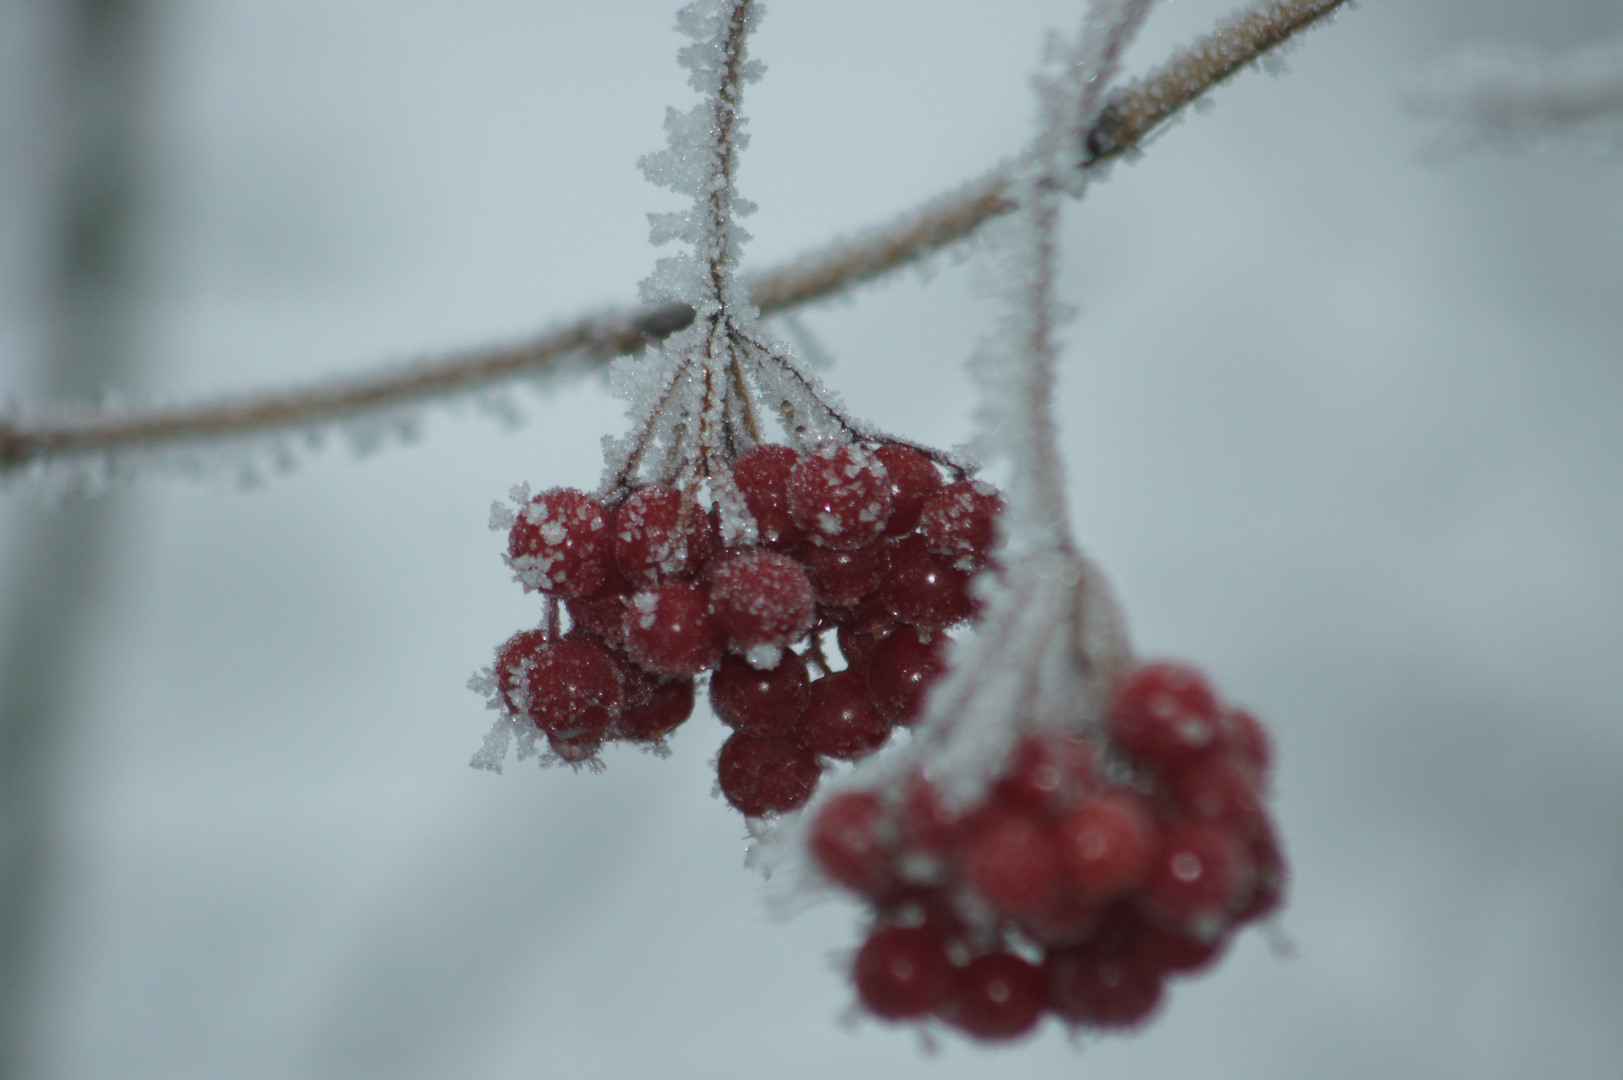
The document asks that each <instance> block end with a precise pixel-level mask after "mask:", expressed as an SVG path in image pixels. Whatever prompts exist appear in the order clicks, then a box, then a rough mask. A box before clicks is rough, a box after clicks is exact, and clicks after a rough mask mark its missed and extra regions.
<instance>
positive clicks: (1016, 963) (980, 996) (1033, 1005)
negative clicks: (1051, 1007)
mask: <svg viewBox="0 0 1623 1080" xmlns="http://www.w3.org/2000/svg"><path fill="white" fill-rule="evenodd" d="M1047 1004H1048V987H1047V986H1046V985H1045V984H1044V980H1043V974H1042V972H1041V971H1040V970H1039V969H1038V968H1037V967H1036V966H1035V965H1033V964H1031V963H1029V962H1028V961H1026V960H1025V959H1024V958H1022V957H1019V956H1016V955H1015V954H1014V953H1011V952H995V953H988V954H986V955H985V956H977V957H976V958H975V959H973V960H971V961H970V962H969V963H968V964H966V965H964V966H963V967H962V968H959V969H958V970H957V972H956V973H955V975H954V978H953V987H952V995H951V997H950V998H949V999H948V1002H947V1005H946V1007H945V1008H944V1010H943V1012H944V1013H945V1015H946V1018H947V1021H948V1022H949V1023H951V1024H952V1025H953V1026H954V1027H956V1028H958V1029H959V1030H960V1031H963V1032H965V1033H966V1034H969V1035H973V1036H974V1037H975V1038H977V1039H986V1040H1001V1039H1014V1038H1018V1037H1020V1036H1021V1035H1024V1034H1026V1032H1028V1031H1030V1030H1032V1029H1033V1028H1035V1027H1036V1026H1037V1021H1038V1020H1040V1019H1041V1018H1042V1014H1043V1009H1044V1008H1045V1007H1046V1006H1047Z"/></svg>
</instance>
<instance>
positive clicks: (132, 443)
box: [0, 0, 1347, 477]
mask: <svg viewBox="0 0 1623 1080" xmlns="http://www.w3.org/2000/svg"><path fill="white" fill-rule="evenodd" d="M1346 2H1347V0H1263V2H1260V3H1257V4H1254V5H1253V6H1252V7H1250V8H1248V9H1246V10H1244V11H1242V12H1239V13H1238V14H1236V15H1234V16H1231V17H1230V18H1229V19H1227V20H1225V21H1223V22H1221V23H1219V24H1218V26H1217V28H1216V29H1215V30H1213V31H1212V32H1211V33H1209V34H1207V35H1205V36H1204V37H1202V38H1200V39H1199V40H1197V41H1196V42H1195V43H1194V44H1193V45H1191V46H1189V47H1187V48H1185V49H1182V50H1180V51H1178V52H1177V53H1175V54H1173V56H1172V58H1171V59H1170V60H1169V61H1168V62H1167V63H1166V64H1164V65H1163V66H1161V67H1160V68H1157V69H1156V70H1155V71H1153V72H1151V73H1150V74H1149V75H1147V76H1145V77H1144V78H1142V79H1138V80H1135V81H1134V82H1133V83H1131V84H1130V85H1129V86H1127V87H1125V88H1123V89H1121V90H1118V91H1116V92H1115V93H1113V94H1112V95H1111V96H1110V99H1109V101H1108V103H1107V105H1106V107H1105V109H1104V111H1103V113H1102V114H1101V116H1100V118H1099V120H1098V122H1097V123H1095V124H1094V125H1093V127H1092V128H1091V130H1090V131H1089V132H1088V135H1087V138H1086V139H1085V140H1084V146H1083V147H1082V148H1081V150H1082V153H1081V157H1080V160H1079V163H1078V168H1080V169H1082V170H1084V171H1088V172H1092V171H1095V170H1098V169H1100V168H1102V167H1103V166H1105V165H1106V164H1108V163H1109V162H1111V161H1113V160H1114V159H1116V158H1118V157H1121V156H1122V155H1124V154H1128V153H1131V152H1133V151H1135V150H1138V149H1140V148H1142V147H1143V145H1144V144H1145V142H1146V140H1147V139H1148V138H1149V137H1150V136H1151V135H1152V134H1153V133H1154V132H1156V131H1157V130H1158V129H1159V128H1161V126H1162V125H1164V124H1165V123H1166V122H1167V121H1168V120H1170V119H1171V118H1173V117H1174V116H1176V115H1177V114H1178V113H1179V112H1181V111H1182V110H1183V109H1184V108H1185V107H1187V106H1188V105H1189V104H1190V103H1191V102H1193V101H1195V100H1196V99H1197V98H1199V97H1201V96H1202V95H1203V94H1205V93H1206V92H1207V91H1209V90H1211V89H1212V88H1213V87H1216V86H1218V85H1220V84H1222V83H1224V82H1226V81H1227V80H1228V79H1229V78H1230V77H1232V76H1233V75H1234V74H1236V73H1237V72H1239V71H1240V70H1241V69H1243V68H1245V67H1246V66H1247V65H1249V64H1251V63H1253V62H1254V61H1256V60H1257V59H1258V58H1259V57H1261V56H1262V55H1263V54H1265V53H1267V52H1268V51H1270V50H1271V49H1274V48H1275V47H1277V46H1278V45H1280V44H1282V43H1283V42H1285V41H1287V40H1289V39H1290V38H1292V37H1293V36H1295V35H1296V34H1298V33H1300V32H1301V31H1302V30H1305V29H1307V28H1308V27H1310V26H1313V25H1314V24H1316V23H1318V22H1320V21H1321V20H1324V19H1325V18H1326V17H1327V16H1329V15H1330V14H1331V13H1332V12H1334V11H1335V10H1336V9H1337V8H1339V7H1341V6H1342V5H1343V4H1344V3H1346ZM1011 183H1012V180H1011V176H1010V172H1009V169H1008V167H1007V166H999V167H998V168H996V169H994V170H992V171H991V172H990V173H988V174H987V175H985V176H983V177H981V178H980V179H978V180H974V181H972V182H970V183H968V184H966V185H964V186H963V187H960V188H958V189H957V190H955V191H952V192H948V193H946V194H944V195H940V196H938V197H936V198H935V199H932V200H930V201H929V202H927V203H925V204H924V205H923V206H921V207H919V208H917V209H915V210H913V211H911V212H909V213H907V214H905V215H903V216H902V217H900V218H898V219H896V220H894V221H892V222H890V223H888V224H886V225H882V226H879V227H877V228H873V229H869V230H867V231H865V232H862V233H859V234H858V235H857V236H855V237H853V238H850V239H842V240H837V241H835V242H833V243H830V244H828V245H826V246H824V247H822V248H819V249H816V250H813V251H811V252H808V253H806V254H805V255H802V256H800V257H799V258H797V259H794V260H791V261H790V262H788V263H786V264H784V265H782V266H779V267H776V268H774V269H771V270H768V271H765V272H763V273H760V274H757V275H752V276H751V277H750V278H749V279H748V286H749V289H750V294H751V296H752V297H753V298H754V300H755V303H756V304H757V305H758V306H759V308H760V310H761V313H762V314H763V315H770V314H773V313H775V312H780V311H786V310H790V309H792V308H796V307H799V306H801V305H803V304H807V303H810V302H813V301H816V300H821V299H824V298H827V297H829V296H831V295H833V294H835V293H838V292H840V291H842V290H845V289H850V288H852V287H854V286H856V285H860V284H862V283H864V282H867V281H872V280H874V279H876V278H879V277H882V276H884V275H886V274H889V273H891V272H893V271H895V270H897V269H899V268H901V267H904V266H907V265H909V264H911V263H915V262H918V261H920V260H922V259H924V258H926V257H928V256H929V255H931V254H933V253H934V252H936V251H939V250H941V249H942V248H945V247H947V246H949V245H951V244H953V243H956V242H958V241H961V240H963V239H965V238H967V237H969V236H971V235H973V234H974V232H975V231H976V230H977V229H979V228H980V226H981V225H983V224H985V223H986V222H987V221H988V220H990V219H992V218H994V217H998V216H1001V215H1003V214H1006V213H1008V212H1010V211H1011V210H1013V209H1014V207H1015V204H1014V202H1013V201H1012V200H1011V199H1010V198H1009V189H1010V185H1011ZM692 318H693V312H692V310H691V309H690V308H688V307H686V306H685V305H676V304H671V305H666V306H663V307H659V308H654V309H649V310H642V311H637V312H631V313H628V312H626V311H624V310H623V309H610V310H607V311H601V312H597V313H593V314H589V315H586V316H583V317H580V318H578V319H576V320H574V321H573V322H570V323H568V324H565V325H564V326H562V327H560V328H558V329H555V330H551V331H548V332H546V333H543V334H541V335H540V336H538V337H536V338H533V339H532V340H530V341H528V342H524V343H521V344H519V345H516V346H496V347H490V348H483V349H476V350H471V351H467V352H462V353H456V354H453V355H451V356H448V357H444V358H441V359H438V360H432V361H424V362H422V363H417V364H410V365H404V366H396V367H390V368H387V369H384V370H381V371H378V372H376V373H373V374H370V375H365V376H360V377H358V378H352V379H343V380H336V381H328V382H322V383H319V384H316V385H313V386H309V387H305V388H301V389H296V390H289V391H283V392H278V393H267V394H253V395H245V396H243V397H239V398H233V399H226V400H223V401H215V402H204V403H199V404H194V405H185V406H175V407H163V408H156V409H151V410H146V411H131V412H127V413H125V414H123V415H108V414H106V413H92V414H86V415H83V416H76V417H66V418H44V419H27V418H11V419H0V477H7V476H11V475H12V474H15V473H16V472H17V471H19V470H21V469H23V468H25V467H27V466H29V465H32V464H36V463H43V464H49V463H51V462H53V461H55V460H58V459H64V458H71V457H76V456H81V455H93V454H107V453H112V452H116V451H120V450H132V449H145V448H154V447H159V446H165V445H175V444H181V443H186V442H207V441H210V440H215V439H228V438H233V437H241V436H251V435H257V434H264V433H267V432H275V431H286V430H292V429H296V428H301V427H310V426H313V425H319V424H322V423H327V422H331V421H334V420H339V419H343V418H346V417H351V416H356V415H360V414H363V413H366V412H370V411H373V410H381V409H386V408H398V407H401V406H408V405H412V404H415V403H419V402H423V401H430V400H439V399H442V398H445V397H448V396H452V395H456V394H460V393H466V392H471V391H475V390H478V389H481V388H484V387H489V386H493V385H497V384H501V383H505V382H510V381H513V380H516V379H521V378H526V377H535V376H539V375H546V376H548V377H555V376H559V375H563V374H567V373H569V372H571V371H588V370H592V369H594V368H598V367H601V366H602V365H604V364H606V363H607V362H608V361H609V360H611V359H613V358H614V357H616V356H623V355H626V354H628V353H634V352H638V351H640V350H641V349H642V348H644V347H645V346H646V345H647V344H648V343H649V342H650V341H652V340H656V339H659V338H663V337H665V336H667V335H669V334H671V333H674V332H675V331H677V330H680V329H682V328H683V327H684V326H686V325H688V323H689V322H690V321H691V320H692Z"/></svg>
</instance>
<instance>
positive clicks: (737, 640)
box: [710, 551, 817, 652]
mask: <svg viewBox="0 0 1623 1080" xmlns="http://www.w3.org/2000/svg"><path fill="white" fill-rule="evenodd" d="M710 610H711V614H712V616H713V617H714V618H715V621H716V626H717V628H718V629H720V630H721V632H722V633H723V634H725V635H726V636H727V641H728V643H729V644H730V645H731V647H732V648H734V649H736V650H738V651H740V652H744V651H748V650H749V649H752V648H755V647H757V646H762V645H777V646H783V645H787V644H788V643H789V642H790V641H793V640H794V639H795V638H798V637H800V636H801V635H802V634H804V633H805V632H806V631H808V630H810V629H811V627H812V624H813V623H814V622H815V621H816V619H817V603H816V601H815V600H814V599H813V598H812V586H811V582H810V581H808V580H807V579H806V571H805V570H803V569H802V568H801V566H800V564H799V563H798V562H796V561H795V560H793V559H791V558H789V557H788V556H787V555H780V554H777V553H776V552H771V551H746V552H743V553H742V554H738V555H733V556H730V557H729V558H727V559H725V560H723V561H722V562H721V564H720V565H719V566H717V567H716V569H715V572H714V573H713V574H712V575H711V578H710Z"/></svg>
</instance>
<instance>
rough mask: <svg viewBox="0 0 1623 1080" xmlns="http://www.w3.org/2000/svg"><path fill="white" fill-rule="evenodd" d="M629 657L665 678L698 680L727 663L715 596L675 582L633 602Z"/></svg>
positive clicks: (628, 608) (628, 609)
mask: <svg viewBox="0 0 1623 1080" xmlns="http://www.w3.org/2000/svg"><path fill="white" fill-rule="evenodd" d="M622 625H623V626H624V628H625V629H624V632H625V643H626V652H627V653H628V654H629V655H630V656H631V659H633V660H635V661H636V662H637V663H639V664H641V665H642V666H643V667H645V668H647V669H648V670H649V671H656V672H659V673H660V674H662V675H696V674H698V673H699V672H701V671H703V670H705V669H706V668H710V667H714V666H715V664H716V661H718V660H720V659H721V635H720V634H719V633H718V632H717V630H716V626H715V623H714V622H713V621H712V620H711V618H710V596H709V594H708V593H707V592H706V591H705V589H704V588H703V587H701V586H699V585H695V584H692V583H691V582H681V581H678V582H672V583H670V584H667V585H661V586H660V587H659V588H657V589H650V590H648V591H647V592H640V593H637V594H635V595H634V596H632V597H631V598H630V599H629V600H628V601H627V602H626V605H625V619H624V622H623V624H622Z"/></svg>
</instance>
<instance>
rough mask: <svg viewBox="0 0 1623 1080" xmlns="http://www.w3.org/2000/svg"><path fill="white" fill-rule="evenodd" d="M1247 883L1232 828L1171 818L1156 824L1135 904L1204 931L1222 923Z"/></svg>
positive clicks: (1247, 866)
mask: <svg viewBox="0 0 1623 1080" xmlns="http://www.w3.org/2000/svg"><path fill="white" fill-rule="evenodd" d="M1253 883H1254V878H1253V875H1252V866H1251V859H1250V856H1249V854H1248V853H1247V852H1246V850H1245V848H1244V847H1242V846H1241V845H1240V843H1239V841H1237V840H1236V839H1235V837H1234V836H1233V834H1231V833H1230V832H1228V831H1227V830H1225V829H1221V828H1219V827H1217V826H1215V825H1209V824H1206V823H1205V822H1198V821H1194V822H1190V821H1184V822H1174V823H1172V824H1170V825H1167V826H1165V827H1164V828H1163V829H1162V830H1161V842H1160V845H1159V846H1158V848H1157V849H1156V852H1155V856H1154V858H1153V859H1152V860H1151V862H1150V869H1149V873H1148V876H1147V877H1146V878H1145V881H1144V887H1143V890H1142V891H1141V892H1140V893H1139V894H1138V896H1139V908H1140V910H1142V911H1143V912H1144V913H1145V914H1147V915H1149V916H1151V917H1152V918H1154V919H1156V920H1157V921H1159V922H1162V923H1165V924H1167V925H1170V926H1177V927H1182V928H1187V929H1188V930H1189V931H1190V932H1191V933H1194V934H1195V935H1196V936H1200V937H1207V936H1210V935H1211V934H1213V933H1215V932H1216V931H1217V930H1219V929H1221V928H1222V927H1223V926H1224V925H1225V924H1226V922H1227V919H1228V916H1229V915H1231V914H1232V913H1233V911H1234V910H1235V908H1236V907H1237V906H1238V905H1239V904H1240V903H1241V902H1242V901H1243V900H1244V899H1245V898H1246V897H1247V896H1248V895H1249V894H1250V892H1251V889H1252V886H1253Z"/></svg>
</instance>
